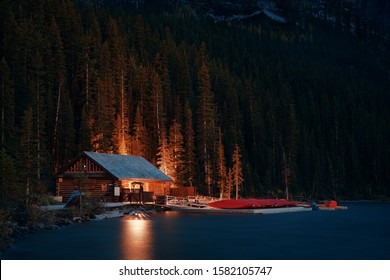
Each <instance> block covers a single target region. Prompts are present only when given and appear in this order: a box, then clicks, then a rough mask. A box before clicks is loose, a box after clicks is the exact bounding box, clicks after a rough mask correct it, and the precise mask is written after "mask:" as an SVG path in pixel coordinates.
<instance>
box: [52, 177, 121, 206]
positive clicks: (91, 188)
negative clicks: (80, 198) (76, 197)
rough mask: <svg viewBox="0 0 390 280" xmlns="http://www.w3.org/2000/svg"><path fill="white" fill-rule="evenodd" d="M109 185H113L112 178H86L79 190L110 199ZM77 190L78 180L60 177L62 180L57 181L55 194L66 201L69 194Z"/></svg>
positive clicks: (91, 195)
mask: <svg viewBox="0 0 390 280" xmlns="http://www.w3.org/2000/svg"><path fill="white" fill-rule="evenodd" d="M117 184H118V183H117ZM109 185H115V182H113V180H112V179H99V180H96V179H90V178H86V180H85V182H83V184H82V186H81V191H82V192H83V193H85V195H87V196H89V197H95V198H99V199H102V200H107V199H109V200H112V196H113V194H112V192H110V190H109ZM78 190H79V186H78V182H77V181H76V179H74V178H62V182H57V195H59V196H62V201H63V202H66V201H67V200H68V199H69V197H70V196H71V194H72V193H73V192H74V191H78Z"/></svg>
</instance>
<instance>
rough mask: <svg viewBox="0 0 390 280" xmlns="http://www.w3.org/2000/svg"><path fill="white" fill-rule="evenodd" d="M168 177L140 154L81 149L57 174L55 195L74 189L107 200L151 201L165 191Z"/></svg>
mask: <svg viewBox="0 0 390 280" xmlns="http://www.w3.org/2000/svg"><path fill="white" fill-rule="evenodd" d="M171 184H172V179H171V178H169V177H168V176H167V175H166V174H164V173H163V172H161V171H160V170H159V169H158V168H157V167H155V166H154V165H153V164H151V163H150V162H148V161H147V160H146V159H144V158H143V157H140V156H127V155H117V154H104V153H95V152H83V153H81V154H80V155H79V156H78V157H77V158H76V159H74V160H73V161H72V162H70V163H69V164H68V165H67V166H65V168H64V169H63V170H62V171H61V172H60V173H59V174H58V175H57V178H56V195H57V196H59V197H62V200H63V201H66V200H67V199H69V197H70V196H71V195H72V193H73V192H74V191H81V192H82V193H84V194H85V195H86V196H91V197H96V198H99V199H101V200H103V201H107V202H124V201H129V202H133V203H151V202H155V201H156V198H157V197H158V196H164V195H166V194H169V188H170V185H171Z"/></svg>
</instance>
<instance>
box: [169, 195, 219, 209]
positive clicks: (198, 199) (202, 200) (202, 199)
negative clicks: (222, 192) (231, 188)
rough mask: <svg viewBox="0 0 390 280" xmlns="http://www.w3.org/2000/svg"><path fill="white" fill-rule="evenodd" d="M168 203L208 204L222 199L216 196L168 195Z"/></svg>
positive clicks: (186, 204) (182, 204) (199, 205)
mask: <svg viewBox="0 0 390 280" xmlns="http://www.w3.org/2000/svg"><path fill="white" fill-rule="evenodd" d="M165 199H166V204H167V205H177V206H195V207H196V206H198V207H201V206H206V205H207V204H209V203H211V202H213V201H217V200H220V199H219V198H216V197H211V196H200V195H196V196H186V197H178V196H168V195H167V196H166V197H165Z"/></svg>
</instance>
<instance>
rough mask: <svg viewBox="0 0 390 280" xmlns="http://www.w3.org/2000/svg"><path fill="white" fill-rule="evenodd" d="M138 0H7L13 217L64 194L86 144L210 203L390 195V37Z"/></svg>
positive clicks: (4, 83) (6, 156)
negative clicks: (58, 189) (63, 177)
mask: <svg viewBox="0 0 390 280" xmlns="http://www.w3.org/2000/svg"><path fill="white" fill-rule="evenodd" d="M134 2H137V1H123V0H122V1H119V0H116V1H104V0H101V1H97V0H95V1H82V0H18V1H14V0H12V1H11V0H1V1H0V92H1V95H0V106H1V108H0V110H1V122H0V129H1V139H0V145H1V151H0V198H1V208H2V209H8V208H10V207H14V205H17V204H18V203H21V204H23V203H22V202H20V201H24V200H25V197H26V192H27V190H28V193H27V194H28V195H31V194H34V195H37V196H42V197H43V196H44V195H49V194H53V193H54V191H55V176H56V174H57V173H58V172H59V171H60V170H61V168H63V166H64V165H66V164H67V163H68V162H69V161H70V160H72V159H74V158H75V157H76V156H77V155H78V154H79V153H80V152H82V151H95V152H104V153H115V154H126V155H139V156H143V157H145V159H147V160H148V161H150V162H151V163H153V164H154V165H156V166H157V167H159V168H160V169H161V170H162V171H164V172H165V173H166V174H167V175H168V176H170V177H171V178H172V179H173V180H174V184H175V185H177V186H194V187H195V188H196V190H197V192H198V193H199V194H204V195H212V196H219V194H220V193H223V194H224V195H225V196H226V197H231V198H235V197H236V196H237V197H262V198H274V197H279V198H284V197H286V195H287V196H289V197H290V198H294V197H309V198H312V199H331V198H333V199H388V198H389V197H390V185H389V181H390V172H389V170H390V148H389V144H390V115H389V108H390V94H389V93H390V67H389V66H390V56H389V53H390V52H389V50H390V44H389V37H388V32H387V31H386V29H384V28H380V26H377V25H374V24H371V25H370V24H364V23H365V22H363V21H359V20H358V19H359V18H358V17H352V18H349V20H350V21H353V22H354V26H355V27H356V28H355V29H354V30H353V31H351V30H349V29H347V28H345V24H344V25H343V24H342V23H343V22H344V21H345V20H346V17H343V15H340V21H336V22H335V23H333V24H331V23H329V22H324V21H323V20H321V19H319V18H318V17H313V16H310V15H309V14H306V15H302V14H300V15H299V16H297V15H296V14H295V15H294V13H293V12H291V14H290V15H289V17H290V18H289V21H287V22H276V21H272V20H270V19H269V18H267V17H265V16H264V15H261V14H260V15H258V16H256V17H253V18H251V19H247V20H236V21H234V20H230V21H216V20H213V19H211V18H210V17H206V16H202V15H200V14H197V13H195V12H194V10H193V7H192V6H191V5H189V4H187V5H185V4H178V3H176V4H174V3H171V4H170V6H169V7H165V6H164V5H163V4H161V6H164V7H152V8H150V9H146V8H139V7H137V5H136V4H134ZM162 2H164V3H165V2H167V3H170V2H174V1H162ZM162 2H161V3H162ZM278 2H287V1H278ZM281 4H283V3H281ZM165 5H166V6H168V4H165ZM286 192H287V193H286Z"/></svg>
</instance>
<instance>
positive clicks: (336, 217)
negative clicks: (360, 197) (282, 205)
mask: <svg viewBox="0 0 390 280" xmlns="http://www.w3.org/2000/svg"><path fill="white" fill-rule="evenodd" d="M346 206H348V210H346V211H310V212H303V213H286V214H275V215H219V214H215V215H208V214H207V215H206V214H185V213H179V212H173V211H172V212H164V213H158V212H156V213H154V212H151V213H142V214H140V215H138V216H125V217H123V218H113V219H107V220H100V221H91V222H88V223H84V224H73V225H70V226H67V227H63V228H61V229H59V230H55V231H39V232H36V233H34V234H29V235H26V236H25V237H23V238H20V239H19V240H17V242H15V244H12V246H11V247H10V248H9V249H8V250H7V251H6V252H4V254H3V255H1V254H0V257H1V258H2V259H24V260H28V259H47V260H53V259H60V260H63V259H76V260H79V259H80V260H81V259H82V260H88V259H92V260H95V259H109V260H117V259H123V260H131V259H133V260H134V259H135V260H137V259H142V260H153V259H155V260H166V259H168V260H175V259H183V260H184V259H193V260H195V259H209V260H214V259H219V260H224V259H242V260H244V259H263V260H264V259H277V260H278V259H302V260H306V259H375V260H377V259H386V260H388V259H390V238H389V237H390V220H389V217H390V203H348V204H346ZM107 237H109V238H107Z"/></svg>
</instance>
